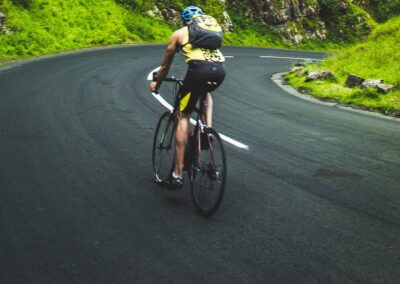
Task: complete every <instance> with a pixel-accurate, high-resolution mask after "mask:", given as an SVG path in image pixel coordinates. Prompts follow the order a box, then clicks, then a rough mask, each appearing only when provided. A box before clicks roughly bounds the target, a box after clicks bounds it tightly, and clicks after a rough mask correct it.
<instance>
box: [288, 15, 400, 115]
mask: <svg viewBox="0 0 400 284" xmlns="http://www.w3.org/2000/svg"><path fill="white" fill-rule="evenodd" d="M399 45H400V17H396V18H393V19H392V20H390V21H388V22H386V23H384V24H381V25H379V26H378V27H377V28H376V29H375V30H374V31H373V33H372V35H371V36H370V37H369V38H368V40H367V41H366V42H364V43H361V44H358V45H356V46H354V47H351V48H348V49H346V50H343V51H341V52H340V53H339V54H338V55H336V56H333V57H331V58H329V59H327V60H326V61H325V62H323V63H322V64H320V65H310V66H308V69H309V70H310V71H312V70H317V69H324V70H325V69H328V70H331V71H333V72H334V74H335V75H336V79H334V80H327V81H323V82H308V83H306V82H305V75H303V76H297V75H296V73H291V74H289V75H288V77H287V78H288V80H289V82H290V83H291V84H292V85H293V86H295V87H297V88H303V89H307V90H308V91H309V92H310V93H311V94H313V95H315V96H317V97H319V98H333V99H335V100H338V101H341V102H344V103H348V104H355V105H359V106H364V107H367V108H373V109H376V110H379V111H382V112H395V113H400V49H399ZM349 73H353V74H356V75H358V76H361V77H363V78H371V79H373V78H375V79H383V80H384V81H385V83H389V84H393V85H395V86H396V88H395V90H394V91H392V92H390V93H389V94H379V93H378V92H377V91H376V90H375V89H364V90H363V89H360V88H347V87H344V83H345V81H346V79H347V76H348V75H349Z"/></svg>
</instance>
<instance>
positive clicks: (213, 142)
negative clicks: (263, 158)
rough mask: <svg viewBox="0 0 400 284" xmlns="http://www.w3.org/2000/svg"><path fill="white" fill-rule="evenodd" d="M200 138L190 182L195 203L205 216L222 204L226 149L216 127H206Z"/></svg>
mask: <svg viewBox="0 0 400 284" xmlns="http://www.w3.org/2000/svg"><path fill="white" fill-rule="evenodd" d="M201 135H204V136H203V137H204V139H199V140H200V141H199V142H198V143H199V144H200V145H198V146H197V149H196V151H195V154H194V155H195V157H194V160H193V165H192V169H191V176H190V181H191V182H190V184H191V193H192V198H193V202H194V205H195V207H196V209H197V211H198V212H199V213H200V214H201V215H203V216H210V215H211V214H213V213H214V212H215V211H216V210H217V209H218V207H219V206H220V204H221V201H222V198H223V195H224V191H225V181H226V175H227V165H226V157H225V150H224V146H223V144H222V140H221V138H220V136H219V134H218V132H216V131H215V130H214V129H212V128H206V129H205V131H204V133H203V134H201Z"/></svg>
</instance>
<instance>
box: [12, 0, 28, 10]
mask: <svg viewBox="0 0 400 284" xmlns="http://www.w3.org/2000/svg"><path fill="white" fill-rule="evenodd" d="M32 1H33V0H12V1H11V2H12V3H13V4H14V5H19V6H22V7H24V8H25V9H28V8H29V7H30V6H31V4H32Z"/></svg>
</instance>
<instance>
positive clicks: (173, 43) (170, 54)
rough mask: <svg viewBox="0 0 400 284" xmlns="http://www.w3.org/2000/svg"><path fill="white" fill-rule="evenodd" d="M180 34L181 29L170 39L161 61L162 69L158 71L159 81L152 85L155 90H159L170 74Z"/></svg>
mask: <svg viewBox="0 0 400 284" xmlns="http://www.w3.org/2000/svg"><path fill="white" fill-rule="evenodd" d="M179 36H180V31H179V30H178V31H176V32H174V33H173V34H172V36H171V38H170V40H169V43H168V46H167V50H166V53H165V56H164V60H163V62H162V63H161V66H160V69H159V70H158V72H157V83H156V84H153V86H151V87H154V90H158V89H159V88H160V86H161V83H162V81H163V80H164V78H165V77H166V76H167V74H168V71H169V68H170V67H171V63H172V60H173V59H174V56H175V52H176V50H177V47H178V46H179ZM151 87H150V88H151Z"/></svg>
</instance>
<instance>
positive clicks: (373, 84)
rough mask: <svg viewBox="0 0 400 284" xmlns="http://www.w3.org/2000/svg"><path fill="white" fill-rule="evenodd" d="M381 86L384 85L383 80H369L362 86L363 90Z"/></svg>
mask: <svg viewBox="0 0 400 284" xmlns="http://www.w3.org/2000/svg"><path fill="white" fill-rule="evenodd" d="M379 84H383V80H382V79H367V80H365V81H364V82H363V83H362V84H361V88H363V89H367V88H376V87H377V86H378V85H379Z"/></svg>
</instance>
